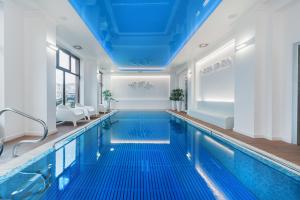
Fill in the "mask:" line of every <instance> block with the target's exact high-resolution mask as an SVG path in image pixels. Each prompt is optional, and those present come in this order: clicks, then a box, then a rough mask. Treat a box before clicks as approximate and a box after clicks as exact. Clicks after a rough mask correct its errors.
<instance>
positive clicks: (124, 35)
mask: <svg viewBox="0 0 300 200" xmlns="http://www.w3.org/2000/svg"><path fill="white" fill-rule="evenodd" d="M69 2H70V4H71V5H72V7H73V8H74V9H75V11H76V12H77V13H78V15H79V16H80V17H81V19H82V20H83V21H84V23H85V24H86V25H87V27H88V28H89V29H90V31H91V32H92V33H93V35H94V36H95V38H96V39H97V40H98V42H99V43H100V44H101V46H102V47H103V48H104V50H105V51H106V52H107V54H108V55H109V56H110V57H111V59H112V60H113V61H114V63H115V64H116V65H117V66H122V68H126V67H135V68H142V67H149V68H152V67H153V66H155V67H159V68H165V67H166V66H167V65H168V64H170V63H171V62H172V60H173V59H174V58H175V56H176V55H177V54H178V52H179V51H180V50H181V49H182V48H183V47H184V45H185V44H186V43H187V41H188V40H189V39H190V38H191V37H192V35H193V34H194V33H195V32H196V31H197V30H198V29H199V28H200V27H201V25H202V24H203V23H204V22H205V21H206V20H207V18H208V17H209V16H210V15H211V14H212V13H213V12H214V10H215V9H216V8H217V7H218V5H219V4H220V3H221V2H222V0H197V1H195V0H110V1H108V0H93V3H91V2H90V1H82V0H69ZM134 70H135V69H134Z"/></svg>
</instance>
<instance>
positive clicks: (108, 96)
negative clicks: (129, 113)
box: [102, 90, 114, 111]
mask: <svg viewBox="0 0 300 200" xmlns="http://www.w3.org/2000/svg"><path fill="white" fill-rule="evenodd" d="M102 94H103V96H104V101H105V102H106V107H107V110H108V111H110V102H111V101H112V100H114V98H112V93H111V91H110V90H104V91H103V92H102Z"/></svg>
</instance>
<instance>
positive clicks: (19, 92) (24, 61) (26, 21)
mask: <svg viewBox="0 0 300 200" xmlns="http://www.w3.org/2000/svg"><path fill="white" fill-rule="evenodd" d="M2 17H3V18H2V19H3V20H2V26H4V28H3V29H1V35H2V37H1V38H2V39H3V41H4V42H3V43H2V44H3V45H2V47H3V48H2V50H1V55H3V59H2V60H1V63H2V66H1V70H2V71H1V72H2V73H1V82H2V83H3V84H1V90H0V92H1V99H2V101H1V107H2V108H3V107H10V108H15V109H18V110H20V111H23V112H26V113H28V114H30V115H33V116H34V117H36V118H41V119H42V120H44V121H45V122H46V123H47V124H48V129H49V132H55V131H56V116H55V61H56V57H55V56H56V54H55V52H53V51H49V49H48V48H47V41H51V43H52V44H54V45H55V41H56V38H55V37H56V28H55V24H54V23H53V22H51V21H50V20H49V19H47V18H46V17H45V16H44V15H43V14H42V13H38V12H35V11H31V12H27V11H26V10H25V9H24V8H23V7H22V6H21V5H20V4H18V3H16V2H15V1H5V2H4V3H3V15H2ZM1 120H2V126H3V128H4V133H5V137H6V140H11V139H14V138H16V137H19V136H22V135H24V134H30V135H41V131H42V128H41V126H40V125H39V124H37V123H35V122H32V121H30V120H27V119H25V118H23V117H20V116H18V115H16V114H13V113H5V116H4V117H3V116H2V117H1Z"/></svg>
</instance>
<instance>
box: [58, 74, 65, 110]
mask: <svg viewBox="0 0 300 200" xmlns="http://www.w3.org/2000/svg"><path fill="white" fill-rule="evenodd" d="M63 89H64V74H63V71H61V70H58V69H57V70H56V106H57V105H60V104H63V95H64V93H63V92H64V91H63Z"/></svg>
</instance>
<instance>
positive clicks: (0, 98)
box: [0, 2, 4, 138]
mask: <svg viewBox="0 0 300 200" xmlns="http://www.w3.org/2000/svg"><path fill="white" fill-rule="evenodd" d="M3 9H4V8H3V3H2V2H0V110H1V109H3V107H4V10H3ZM3 137H4V118H3V117H0V138H3Z"/></svg>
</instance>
